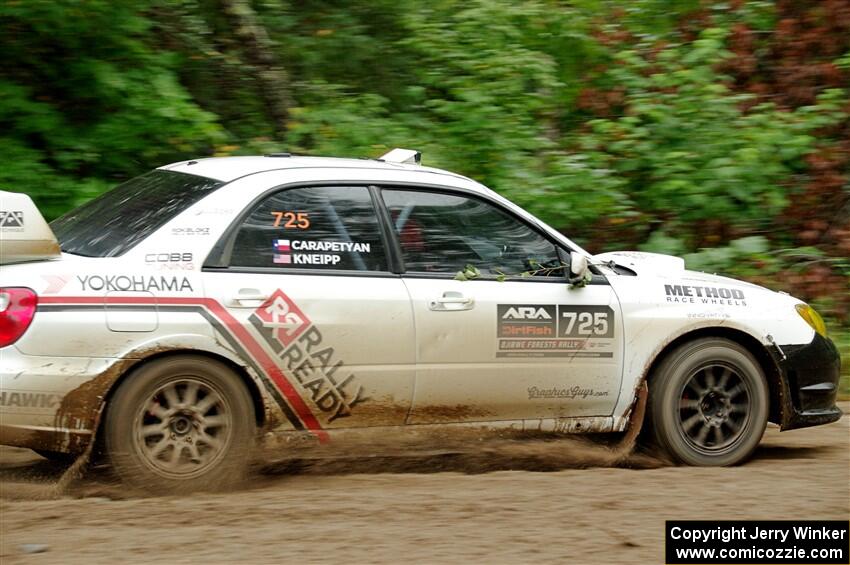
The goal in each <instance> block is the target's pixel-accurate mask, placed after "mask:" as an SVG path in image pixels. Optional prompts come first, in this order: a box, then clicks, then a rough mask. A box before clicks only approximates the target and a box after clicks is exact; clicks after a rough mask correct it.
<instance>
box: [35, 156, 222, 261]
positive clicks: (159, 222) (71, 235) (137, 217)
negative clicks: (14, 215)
mask: <svg viewBox="0 0 850 565" xmlns="http://www.w3.org/2000/svg"><path fill="white" fill-rule="evenodd" d="M223 184H224V183H223V182H221V181H218V180H214V179H209V178H205V177H198V176H195V175H187V174H184V173H175V172H173V171H163V170H155V171H151V172H149V173H147V174H144V175H142V176H140V177H136V178H134V179H130V180H128V181H127V182H125V183H124V184H121V185H119V186H117V187H115V188H114V189H112V190H110V191H109V192H106V193H104V194H101V195H100V196H98V197H97V198H95V199H94V200H91V201H89V202H87V203H85V204H83V205H82V206H80V207H79V208H77V209H76V210H72V211H71V212H68V213H67V214H65V215H64V216H62V217H61V218H58V219H56V220H53V221H52V222H51V223H50V227H51V229H53V233H55V234H56V238H57V239H58V240H59V244H60V245H61V246H62V251H65V252H66V253H73V254H75V255H84V256H86V257H117V256H118V255H122V254H123V253H126V252H127V251H129V250H130V249H131V248H132V247H133V246H134V245H136V244H137V243H139V242H140V241H142V240H143V239H145V238H146V237H148V236H149V235H150V234H152V233H153V232H155V231H156V230H158V229H159V228H160V227H162V226H163V225H165V224H166V223H167V222H169V221H170V220H171V219H172V218H174V217H175V216H176V215H177V214H179V213H180V212H182V211H183V210H185V209H186V208H188V207H189V206H191V205H192V204H195V203H196V202H198V201H199V200H200V199H201V198H203V197H204V196H207V195H208V194H211V193H212V192H213V191H214V190H216V189H217V188H219V187H220V186H221V185H223Z"/></svg>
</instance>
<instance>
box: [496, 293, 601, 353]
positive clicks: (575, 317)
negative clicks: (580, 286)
mask: <svg viewBox="0 0 850 565" xmlns="http://www.w3.org/2000/svg"><path fill="white" fill-rule="evenodd" d="M496 316H497V334H496V335H497V337H498V342H499V344H498V351H497V352H496V357H613V356H614V340H613V338H614V310H613V309H611V307H610V306H568V305H554V304H499V305H498V306H497V307H496Z"/></svg>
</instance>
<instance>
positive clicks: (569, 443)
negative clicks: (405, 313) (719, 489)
mask: <svg viewBox="0 0 850 565" xmlns="http://www.w3.org/2000/svg"><path fill="white" fill-rule="evenodd" d="M645 408H646V390H645V389H642V390H641V391H639V394H638V397H637V402H635V406H634V409H633V411H632V414H631V416H630V423H629V427H628V431H627V432H626V433H624V434H622V435H620V436H619V437H618V438H617V439H614V440H612V439H611V436H604V438H603V437H601V436H600V437H598V438H590V437H587V436H575V435H573V436H565V435H562V434H555V433H551V434H540V433H537V432H535V433H532V432H516V431H514V432H504V433H502V434H501V435H499V436H498V437H497V438H495V439H494V438H493V435H492V432H486V433H485V432H483V431H478V432H476V431H475V430H469V431H467V432H460V433H459V432H458V431H457V430H452V431H444V430H440V429H437V430H432V431H429V432H428V433H427V435H425V434H421V435H417V434H411V433H410V432H409V431H405V432H404V433H402V434H400V435H399V436H396V437H384V438H382V440H381V441H377V442H376V440H374V439H369V440H365V439H364V440H359V441H346V442H344V445H343V446H342V447H337V448H335V449H334V450H333V453H332V455H331V456H330V457H328V456H327V454H323V453H322V452H320V451H317V452H316V453H315V454H314V455H311V454H310V453H309V452H306V453H304V454H302V455H299V456H298V458H293V457H291V456H289V457H287V458H281V456H280V454H281V452H282V451H281V450H280V449H269V448H268V447H260V448H258V449H257V452H256V454H255V457H254V460H255V461H256V462H257V463H256V464H255V465H254V467H253V470H252V471H253V472H252V474H251V477H250V478H249V480H248V481H246V484H245V486H246V488H258V487H260V488H262V487H263V486H267V484H268V482H274V481H279V480H280V479H281V478H285V477H287V476H292V475H348V474H377V473H439V472H457V473H466V474H478V473H488V472H493V471H504V470H516V471H532V472H553V471H560V470H562V469H583V468H589V467H623V468H633V469H649V468H656V467H661V466H665V465H669V461H667V460H666V459H664V458H661V457H658V456H655V455H652V454H647V453H641V452H639V451H637V450H636V449H635V446H636V442H637V439H638V435H639V433H640V431H641V427H642V423H643V419H644V413H645ZM614 437H616V436H614ZM406 442H407V443H406ZM95 444H96V442H95V441H92V442H91V443H90V444H89V445H88V447H87V448H86V450H85V451H84V452H83V453H82V454H81V455H80V456H79V457H77V459H76V460H75V461H74V462H73V463H72V464H71V465H70V466H69V467H67V468H66V467H65V466H63V465H61V464H58V463H54V462H49V461H45V460H42V459H39V458H38V457H37V456H36V455H35V454H33V453H32V452H29V451H28V450H13V448H3V450H4V451H3V453H2V454H3V460H2V463H0V486H2V489H0V499H6V500H21V499H26V500H49V499H58V498H87V497H103V498H110V499H126V498H137V497H145V496H150V494H149V493H148V494H145V493H143V492H137V491H132V490H130V489H128V488H127V486H126V485H122V484H120V481H119V480H118V479H117V478H116V477H115V476H114V475H112V474H111V472H110V471H109V470H108V468H106V467H104V466H95V465H92V455H93V451H94V449H95ZM283 452H284V453H285V450H284V451H283Z"/></svg>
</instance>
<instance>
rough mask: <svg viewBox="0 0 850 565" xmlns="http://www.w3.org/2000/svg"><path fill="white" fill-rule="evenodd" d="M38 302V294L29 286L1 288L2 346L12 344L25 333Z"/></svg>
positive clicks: (0, 331) (0, 328) (0, 324)
mask: <svg viewBox="0 0 850 565" xmlns="http://www.w3.org/2000/svg"><path fill="white" fill-rule="evenodd" d="M37 304H38V296H37V295H36V293H34V292H33V291H32V290H30V289H28V288H23V287H12V288H0V347H6V346H7V345H12V344H13V343H15V342H16V341H18V339H19V338H20V337H21V336H22V335H24V332H25V331H27V328H28V327H30V323H31V322H32V319H33V318H34V317H35V307H36V305H37Z"/></svg>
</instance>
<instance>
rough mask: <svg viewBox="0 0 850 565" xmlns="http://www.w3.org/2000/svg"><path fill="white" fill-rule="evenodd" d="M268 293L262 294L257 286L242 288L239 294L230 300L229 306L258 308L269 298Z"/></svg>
mask: <svg viewBox="0 0 850 565" xmlns="http://www.w3.org/2000/svg"><path fill="white" fill-rule="evenodd" d="M268 298H269V295H268V294H262V293H261V292H260V291H259V290H257V289H255V288H241V289H239V294H237V295H236V296H234V297H233V298H231V299H230V300H229V301H228V306H232V307H234V308H257V307H259V306H260V305H262V303H263V302H265V301H266V300H268Z"/></svg>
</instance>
